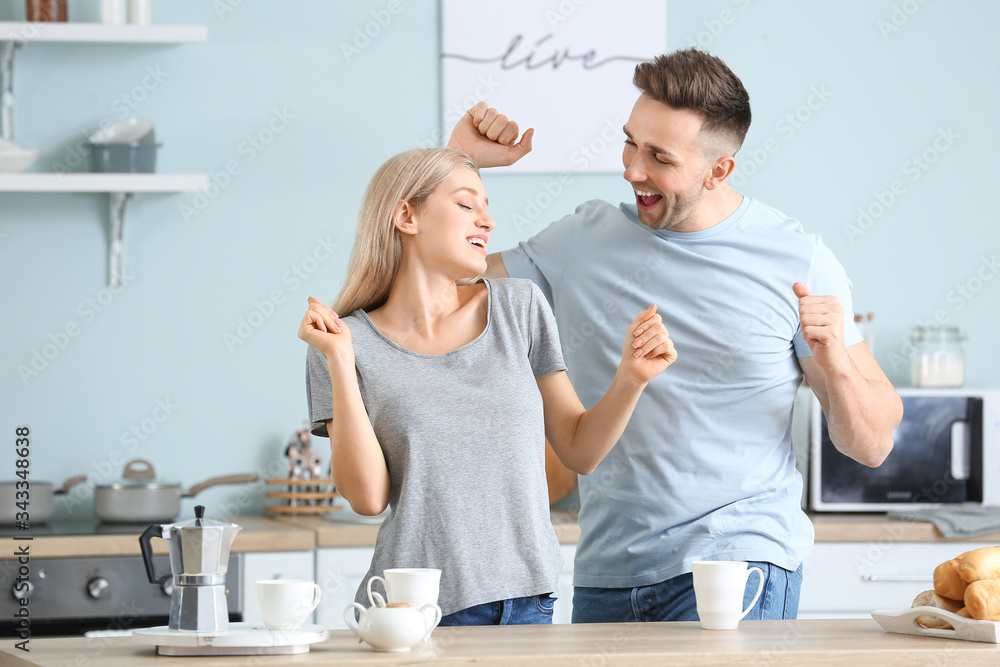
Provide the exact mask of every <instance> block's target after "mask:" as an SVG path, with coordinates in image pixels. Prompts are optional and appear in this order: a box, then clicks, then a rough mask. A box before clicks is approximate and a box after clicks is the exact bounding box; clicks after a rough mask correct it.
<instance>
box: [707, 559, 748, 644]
mask: <svg viewBox="0 0 1000 667" xmlns="http://www.w3.org/2000/svg"><path fill="white" fill-rule="evenodd" d="M691 569H692V572H693V574H694V595H695V600H696V603H697V605H698V618H699V619H700V620H701V627H702V628H704V629H706V630H735V629H736V628H737V627H738V626H739V623H740V620H742V619H743V617H744V616H746V615H747V614H748V613H750V610H751V609H753V606H754V605H755V604H757V599H758V598H760V594H761V591H763V590H764V573H763V572H761V569H760V568H759V567H751V568H749V569H748V563H746V562H744V561H721V560H714V561H712V560H703V561H695V562H694V563H692V564H691ZM752 572H756V573H757V578H758V579H759V582H758V584H757V592H756V593H755V594H754V596H753V600H751V601H750V604H749V605H747V607H746V609H744V608H743V597H744V594H745V593H746V588H747V580H748V579H749V578H750V574H751V573H752Z"/></svg>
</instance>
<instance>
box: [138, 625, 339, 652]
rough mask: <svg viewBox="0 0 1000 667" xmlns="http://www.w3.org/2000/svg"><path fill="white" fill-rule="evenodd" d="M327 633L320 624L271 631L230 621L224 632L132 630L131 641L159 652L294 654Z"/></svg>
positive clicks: (324, 637) (164, 628)
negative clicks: (285, 630)
mask: <svg viewBox="0 0 1000 667" xmlns="http://www.w3.org/2000/svg"><path fill="white" fill-rule="evenodd" d="M329 636H330V631H329V630H327V629H326V628H324V627H323V626H320V625H303V626H302V627H301V628H299V629H298V630H294V631H288V632H272V631H271V630H268V629H267V628H266V627H265V626H264V625H263V624H255V623H230V624H229V629H228V630H226V631H225V632H181V631H179V630H171V629H170V628H168V627H167V626H165V625H161V626H159V627H155V628H141V629H138V630H133V631H132V641H134V642H136V643H137V644H145V645H147V646H155V647H156V652H157V653H159V654H160V655H295V654H299V653H308V652H309V645H310V644H315V643H316V642H321V641H323V640H325V639H326V638H327V637H329Z"/></svg>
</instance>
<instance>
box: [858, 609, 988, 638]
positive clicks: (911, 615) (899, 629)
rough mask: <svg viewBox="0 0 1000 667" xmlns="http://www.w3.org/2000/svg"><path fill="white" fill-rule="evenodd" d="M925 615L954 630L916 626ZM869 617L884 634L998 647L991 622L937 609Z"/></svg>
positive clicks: (874, 613) (902, 611) (883, 612)
mask: <svg viewBox="0 0 1000 667" xmlns="http://www.w3.org/2000/svg"><path fill="white" fill-rule="evenodd" d="M924 614H928V615H931V616H937V617H938V618H940V619H942V620H944V621H947V622H948V623H951V625H952V627H953V628H955V629H954V630H942V629H940V628H925V627H924V626H922V625H919V624H918V623H917V616H923V615H924ZM872 618H873V619H875V622H876V623H878V624H879V625H881V626H882V629H883V630H885V631H886V632H896V633H899V634H903V635H919V636H921V637H940V638H943V639H964V640H966V641H971V642H986V643H988V644H1000V623H994V622H993V621H976V620H974V619H971V618H965V617H964V616H959V615H958V614H953V613H951V612H950V611H945V610H944V609H938V608H937V607H913V608H912V609H898V610H894V611H887V610H882V611H873V612H872Z"/></svg>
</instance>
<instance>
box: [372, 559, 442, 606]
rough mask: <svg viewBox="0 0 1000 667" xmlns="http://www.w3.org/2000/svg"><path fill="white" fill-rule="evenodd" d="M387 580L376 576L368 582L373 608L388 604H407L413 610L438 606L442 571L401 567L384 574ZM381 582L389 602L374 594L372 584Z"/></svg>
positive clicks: (428, 568)
mask: <svg viewBox="0 0 1000 667" xmlns="http://www.w3.org/2000/svg"><path fill="white" fill-rule="evenodd" d="M383 574H384V575H385V578H384V579H383V578H382V577H379V576H377V575H376V576H374V577H372V578H371V579H369V580H368V602H369V603H371V606H373V607H384V606H385V604H386V602H405V603H406V604H408V605H410V607H412V608H413V609H421V608H423V607H424V606H425V605H428V604H437V601H438V591H439V589H440V587H441V570H438V569H436V568H430V567H399V568H393V569H389V570H386V571H385V572H383ZM376 581H381V582H382V586H384V587H385V593H386V596H387V597H388V600H385V599H383V598H382V596H381V595H379V594H378V593H375V592H372V584H374V583H375V582H376Z"/></svg>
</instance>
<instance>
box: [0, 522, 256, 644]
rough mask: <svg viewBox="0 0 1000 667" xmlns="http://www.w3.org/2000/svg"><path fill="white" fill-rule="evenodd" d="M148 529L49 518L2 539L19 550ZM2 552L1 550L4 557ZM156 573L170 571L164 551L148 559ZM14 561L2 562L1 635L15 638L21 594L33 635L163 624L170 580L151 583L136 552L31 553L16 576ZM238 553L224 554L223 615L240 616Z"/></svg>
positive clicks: (2, 533) (5, 531)
mask: <svg viewBox="0 0 1000 667" xmlns="http://www.w3.org/2000/svg"><path fill="white" fill-rule="evenodd" d="M148 526H149V524H148V523H144V524H142V525H132V524H111V523H99V522H97V521H95V520H93V519H87V520H81V519H71V520H52V521H50V522H49V523H48V524H46V525H37V526H32V527H31V530H29V531H22V530H17V529H16V528H7V527H0V538H13V537H17V538H25V537H31V538H33V539H32V540H23V539H19V540H14V541H13V544H14V552H15V553H16V551H17V547H19V546H22V545H24V546H27V547H28V549H29V553H30V549H31V545H32V544H33V543H35V542H37V541H38V540H43V539H45V538H46V537H61V536H86V535H92V536H98V535H105V534H107V535H134V536H135V541H136V545H137V546H138V543H139V535H140V534H141V533H142V531H144V530H145V529H146V528H147V527H148ZM4 555H5V556H7V554H4ZM153 560H154V561H155V563H156V571H157V573H160V572H170V561H169V558H168V556H166V555H163V556H154V558H153ZM21 567H24V566H23V565H22V564H20V563H18V560H17V559H16V558H6V559H2V560H0V636H2V637H16V630H17V628H18V624H17V620H16V619H17V617H15V616H14V614H15V613H16V612H18V610H19V609H21V608H24V607H25V605H23V604H22V602H21V599H22V598H24V597H27V601H28V602H27V605H26V608H27V609H28V612H29V616H28V618H29V619H30V623H31V636H32V637H65V636H80V635H83V634H84V633H88V632H95V631H108V632H115V631H128V630H131V629H134V628H146V627H152V626H159V625H167V622H168V620H169V615H170V596H171V593H172V592H173V580H172V579H168V580H167V581H166V582H165V583H164V584H163V585H162V586H161V585H158V584H151V583H149V579H148V578H147V577H146V569H145V566H144V565H143V562H142V556H139V555H138V554H137V555H135V556H79V557H77V556H72V557H67V558H32V557H30V556H29V560H28V563H27V567H28V574H27V577H26V578H25V579H26V581H27V586H25V585H24V584H23V580H21V581H19V575H23V571H21V572H19V568H21ZM242 578H243V555H242V554H230V557H229V569H228V571H227V573H226V588H227V595H226V601H227V604H228V607H229V619H230V621H232V622H238V621H242V620H243V617H242V611H243V600H242V588H243V587H242V585H241V583H242Z"/></svg>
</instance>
